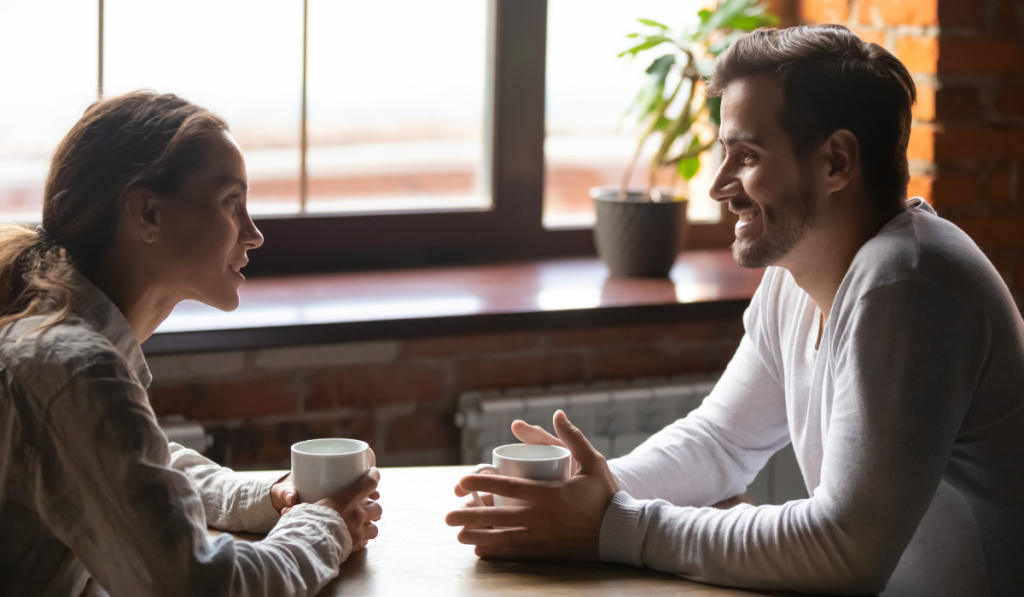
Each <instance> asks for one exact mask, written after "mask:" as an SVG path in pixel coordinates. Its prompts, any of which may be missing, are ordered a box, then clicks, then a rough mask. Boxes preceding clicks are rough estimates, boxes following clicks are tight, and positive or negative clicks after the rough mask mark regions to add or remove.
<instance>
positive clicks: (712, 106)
mask: <svg viewBox="0 0 1024 597" xmlns="http://www.w3.org/2000/svg"><path fill="white" fill-rule="evenodd" d="M704 102H705V103H706V104H707V106H708V120H710V121H711V122H713V123H715V126H722V98H720V97H709V98H707V99H705V100H704Z"/></svg>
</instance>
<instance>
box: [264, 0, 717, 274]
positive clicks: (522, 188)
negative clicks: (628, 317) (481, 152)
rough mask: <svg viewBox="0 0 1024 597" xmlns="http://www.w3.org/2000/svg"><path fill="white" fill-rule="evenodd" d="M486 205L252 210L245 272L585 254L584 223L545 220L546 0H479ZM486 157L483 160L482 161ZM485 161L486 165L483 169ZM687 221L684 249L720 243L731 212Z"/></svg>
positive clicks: (590, 250) (587, 234)
mask: <svg viewBox="0 0 1024 597" xmlns="http://www.w3.org/2000/svg"><path fill="white" fill-rule="evenodd" d="M488 2H489V11H488V13H489V23H488V28H489V31H488V36H487V39H488V48H487V64H488V68H487V77H488V79H487V91H486V93H485V101H486V103H487V107H486V109H485V119H486V121H485V127H484V129H485V131H487V132H488V133H489V134H488V136H487V138H485V144H486V146H487V147H486V150H487V152H486V154H485V155H487V157H486V159H485V166H486V167H485V168H484V170H485V172H484V173H483V175H484V176H487V184H485V185H482V186H483V188H487V189H489V190H490V193H491V198H492V204H491V207H490V208H489V209H486V210H423V211H404V212H388V213H377V214H336V215H323V214H296V215H288V216H270V217H260V218H259V219H258V220H257V226H259V228H260V229H261V230H262V231H263V233H264V235H265V236H266V237H267V239H268V241H269V242H267V243H266V244H265V245H264V246H263V247H261V248H260V249H259V250H258V251H257V252H256V254H255V255H254V259H253V261H252V262H251V263H250V265H249V268H248V269H249V270H252V271H253V273H256V274H262V273H286V272H289V273H297V272H313V271H343V270H362V269H377V268H387V267H422V266H439V265H455V264H460V263H486V262H501V261H511V260H531V259H540V258H552V257H572V256H593V255H595V254H596V249H595V246H594V240H593V231H592V228H591V227H579V228H555V229H547V228H545V227H544V225H543V222H542V219H543V211H544V175H545V172H544V137H545V76H546V73H545V71H546V59H547V54H546V45H547V12H548V10H547V0H488ZM488 167H489V168H488ZM487 170H489V172H488V171H487ZM721 213H722V218H721V221H720V222H719V223H712V224H707V223H692V224H690V225H689V233H688V237H687V242H686V247H685V248H687V249H710V248H725V247H728V246H729V244H730V243H731V242H732V240H733V238H734V237H733V230H732V229H733V224H734V221H735V218H734V217H732V214H730V213H729V212H728V210H727V209H725V206H724V205H723V206H722V210H721Z"/></svg>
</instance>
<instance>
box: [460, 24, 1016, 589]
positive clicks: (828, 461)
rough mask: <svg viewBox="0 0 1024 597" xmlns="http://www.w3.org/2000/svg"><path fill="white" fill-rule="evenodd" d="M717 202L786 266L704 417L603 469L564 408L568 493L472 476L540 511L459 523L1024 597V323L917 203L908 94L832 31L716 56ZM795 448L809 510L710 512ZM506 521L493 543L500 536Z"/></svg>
mask: <svg viewBox="0 0 1024 597" xmlns="http://www.w3.org/2000/svg"><path fill="white" fill-rule="evenodd" d="M708 93H709V95H720V96H721V97H722V126H721V131H720V136H721V142H722V145H723V147H724V149H725V157H724V161H723V163H722V166H721V168H720V170H719V171H718V174H717V175H716V178H715V181H714V183H713V185H712V189H711V194H712V196H713V197H714V198H715V199H717V200H719V201H723V202H728V204H729V209H730V210H731V211H733V212H734V213H736V214H738V215H739V218H740V220H739V222H738V223H737V225H736V241H735V243H734V244H733V247H732V248H733V254H734V257H735V258H736V260H737V261H738V262H739V263H740V264H741V265H743V266H746V267H762V266H771V267H768V269H767V270H766V272H765V275H764V279H763V280H762V282H761V286H760V287H759V289H758V291H757V293H756V294H755V296H754V298H753V300H752V301H751V305H750V307H749V309H748V310H747V312H746V314H745V316H744V325H745V330H746V334H745V336H744V338H743V340H742V342H741V344H740V347H739V349H738V350H737V352H736V355H735V356H734V357H733V359H732V361H731V362H730V364H729V366H728V368H727V369H726V371H725V373H724V374H723V376H722V378H721V380H720V381H719V383H718V384H717V386H716V387H715V389H714V391H713V392H712V393H711V395H710V396H708V398H707V399H706V400H705V401H704V403H703V405H702V406H701V407H700V408H698V409H697V410H696V411H694V412H693V413H691V414H690V415H689V416H688V417H686V418H685V419H681V420H679V421H677V422H676V423H674V424H672V425H670V426H669V427H667V428H666V429H664V430H662V431H661V432H659V433H657V434H656V435H654V436H653V437H652V438H651V439H649V440H648V441H647V442H645V443H644V444H643V445H641V446H640V447H639V448H637V449H636V450H635V451H634V452H633V453H632V454H630V455H628V456H625V457H623V458H619V459H617V460H613V461H611V462H607V463H606V462H605V460H604V458H603V457H601V455H600V454H598V453H597V452H596V451H595V450H594V449H593V448H592V447H591V446H590V444H589V443H588V442H587V440H586V439H585V438H584V437H583V435H582V434H581V433H580V432H579V430H577V429H576V428H575V427H573V426H572V425H571V423H570V422H569V421H568V419H567V418H566V416H565V414H564V413H562V412H559V413H558V414H556V416H555V421H554V422H555V429H556V431H557V433H558V438H555V437H553V436H550V435H548V434H547V433H546V432H544V431H543V430H541V429H540V428H536V427H531V426H529V425H526V424H525V423H523V422H516V424H515V425H514V426H513V430H514V431H515V433H516V435H517V436H518V437H519V438H520V439H522V440H524V441H527V442H528V443H560V444H563V445H566V446H567V447H568V448H570V449H571V450H572V452H573V455H574V457H575V459H576V461H577V462H578V463H579V471H578V473H577V474H576V475H575V476H574V477H573V478H571V479H568V480H566V481H562V482H532V481H525V480H519V479H510V478H504V477H497V476H477V475H474V476H469V477H466V478H464V479H463V480H462V481H461V482H460V486H459V487H458V488H457V490H456V492H457V493H459V494H464V493H465V492H466V491H467V490H479V491H489V492H492V493H497V494H500V495H506V496H510V497H516V498H522V499H526V500H529V503H530V505H529V506H526V507H521V508H508V507H506V508H466V509H463V510H459V511H456V512H452V513H450V514H449V515H448V523H449V524H452V525H466V528H465V529H463V530H462V531H460V534H459V539H460V541H463V542H464V543H471V544H475V545H476V546H477V548H476V551H477V554H478V555H480V556H485V557H486V556H491V557H552V558H566V559H591V560H596V559H601V560H603V561H608V562H623V563H631V564H634V565H637V566H648V567H651V568H655V569H658V570H664V571H668V572H674V573H677V574H680V575H682V576H685V577H687V578H691V579H695V580H699V581H704V582H709V583H715V584H723V585H732V586H740V587H749V588H760V589H793V590H800V591H808V592H835V593H855V594H856V593H861V594H863V593H877V592H882V591H885V593H886V594H894V595H1009V594H1015V595H1019V594H1022V593H1021V591H1022V590H1024V513H1022V508H1024V322H1022V320H1021V317H1020V314H1019V312H1018V311H1017V308H1016V307H1015V305H1014V303H1013V301H1012V299H1011V297H1010V294H1009V291H1008V290H1007V288H1006V286H1005V284H1004V283H1003V282H1002V280H1001V279H1000V277H999V275H998V274H997V272H996V271H995V269H994V268H993V267H992V265H991V264H990V263H989V262H988V260H987V259H986V258H985V257H984V255H983V254H982V253H981V251H980V250H979V249H978V247H977V246H976V245H975V244H974V243H973V242H972V241H971V240H970V239H969V238H968V237H967V236H966V235H965V234H963V232H961V231H960V230H959V229H957V228H956V227H955V226H953V225H952V224H950V223H948V222H946V221H944V220H942V219H941V218H939V217H938V216H936V215H935V213H934V211H932V209H931V208H930V207H928V206H927V204H925V203H924V202H923V201H921V200H920V199H912V200H910V201H905V199H906V189H907V181H908V178H909V173H908V164H907V158H906V148H907V142H908V138H909V135H910V122H911V115H910V109H911V105H912V104H913V102H914V100H915V88H914V83H913V81H912V79H911V77H910V75H909V73H908V72H907V70H906V68H904V66H903V65H902V64H901V63H900V62H899V61H898V60H897V59H896V58H895V57H893V56H892V55H891V54H889V53H888V52H886V51H885V50H884V49H882V48H881V47H879V46H877V45H875V44H866V43H864V42H862V41H861V40H860V39H858V38H857V37H856V36H855V35H853V34H852V33H850V32H849V31H848V30H846V29H845V28H842V27H838V26H820V27H795V28H791V29H785V30H759V31H755V32H752V33H749V34H747V35H745V36H744V37H743V38H741V39H739V40H738V41H736V42H735V43H734V44H733V46H732V47H731V48H730V49H729V50H728V51H727V52H725V53H724V54H723V55H722V56H720V57H719V58H718V60H717V62H716V64H715V69H714V72H713V74H712V76H711V78H710V81H709V84H708ZM790 442H792V443H793V446H794V449H795V451H796V454H797V459H798V461H799V463H800V468H801V471H802V472H803V476H804V480H805V482H806V485H807V488H808V491H809V494H810V498H809V499H806V500H797V501H792V502H789V503H786V504H783V505H779V506H772V505H765V506H753V505H749V504H741V505H738V506H736V507H733V508H731V509H727V510H722V509H715V508H710V507H707V506H709V505H711V504H715V503H716V502H719V501H721V500H724V499H726V498H729V497H730V496H733V495H736V494H740V493H742V492H743V491H744V490H745V488H746V486H747V485H748V484H749V483H750V482H751V481H752V480H753V479H754V477H755V475H756V474H757V472H758V471H759V470H760V469H761V468H762V467H763V466H764V464H765V463H766V462H767V460H768V458H769V457H770V456H771V455H772V454H774V453H775V452H776V451H778V450H779V449H780V448H782V447H784V446H785V445H786V444H787V443H790ZM491 527H493V528H491Z"/></svg>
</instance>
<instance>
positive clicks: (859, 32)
mask: <svg viewBox="0 0 1024 597" xmlns="http://www.w3.org/2000/svg"><path fill="white" fill-rule="evenodd" d="M851 31H853V33H854V34H855V35H856V36H857V37H859V38H861V39H862V40H864V41H866V42H867V43H869V44H878V45H880V46H882V47H883V48H884V47H885V31H881V30H879V29H863V28H854V29H851Z"/></svg>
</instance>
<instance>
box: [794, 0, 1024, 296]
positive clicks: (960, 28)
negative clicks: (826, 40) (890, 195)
mask: <svg viewBox="0 0 1024 597" xmlns="http://www.w3.org/2000/svg"><path fill="white" fill-rule="evenodd" d="M794 9H795V10H796V15H795V16H796V18H797V19H799V20H801V21H803V22H809V23H825V22H831V23H840V24H843V25H846V26H848V27H850V28H851V29H853V30H854V31H855V32H856V33H857V34H858V35H860V36H861V38H862V39H865V40H867V41H871V42H874V43H877V44H880V45H882V46H884V47H885V48H886V49H888V50H889V51H891V52H893V53H894V54H896V56H897V57H898V58H899V59H900V60H902V61H903V63H904V64H905V65H906V66H907V68H908V69H909V70H910V72H911V73H912V74H913V75H914V79H915V81H916V83H917V90H918V103H917V105H916V106H915V108H914V130H913V134H912V136H911V140H910V147H909V149H908V152H907V153H908V156H909V158H910V169H911V182H910V189H909V192H910V195H911V196H914V195H920V196H923V197H924V198H925V199H927V200H928V201H929V202H930V203H931V204H932V205H933V206H935V208H936V209H937V210H938V212H939V214H940V215H942V216H943V217H946V218H948V219H950V220H951V221H953V222H954V223H956V224H957V225H958V226H960V227H961V228H962V229H963V230H964V231H966V232H967V233H968V234H969V235H970V236H971V238H973V239H974V241H975V242H977V243H978V245H979V246H981V248H982V249H983V250H984V251H985V253H986V254H987V255H988V256H989V258H990V259H991V260H992V262H993V264H995V266H996V268H997V269H998V270H999V272H1000V273H1001V274H1002V275H1003V277H1004V279H1005V280H1006V283H1007V285H1008V286H1009V287H1010V289H1011V291H1012V292H1013V293H1014V295H1015V297H1016V299H1017V304H1018V305H1019V306H1021V307H1022V309H1024V206H1022V201H1021V195H1022V192H1024V189H1022V188H1021V180H1020V179H1021V170H1022V161H1024V0H899V1H896V0H799V1H798V2H797V3H796V4H795V5H794Z"/></svg>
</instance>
